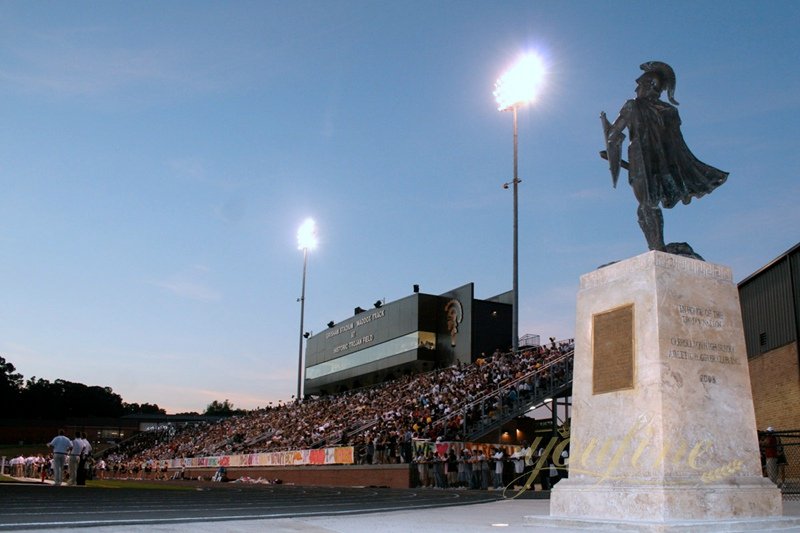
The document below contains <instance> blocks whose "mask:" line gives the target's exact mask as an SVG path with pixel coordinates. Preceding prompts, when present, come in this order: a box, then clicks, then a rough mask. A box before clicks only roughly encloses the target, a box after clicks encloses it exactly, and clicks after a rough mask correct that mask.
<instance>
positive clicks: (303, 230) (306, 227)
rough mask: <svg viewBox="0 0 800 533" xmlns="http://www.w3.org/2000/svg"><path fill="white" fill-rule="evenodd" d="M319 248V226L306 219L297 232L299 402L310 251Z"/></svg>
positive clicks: (301, 387)
mask: <svg viewBox="0 0 800 533" xmlns="http://www.w3.org/2000/svg"><path fill="white" fill-rule="evenodd" d="M316 246H317V225H316V223H315V222H314V220H313V219H310V218H309V219H306V221H305V222H303V224H302V225H301V226H300V229H298V230H297V248H298V250H303V289H302V291H301V292H300V300H299V301H300V348H299V353H298V356H297V396H295V398H297V401H298V402H300V401H301V400H302V398H303V397H302V396H301V394H302V391H303V318H304V315H305V310H306V269H307V267H308V251H309V250H313V249H314V248H316Z"/></svg>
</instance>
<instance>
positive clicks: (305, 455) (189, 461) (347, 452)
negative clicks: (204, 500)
mask: <svg viewBox="0 0 800 533" xmlns="http://www.w3.org/2000/svg"><path fill="white" fill-rule="evenodd" d="M353 457H354V450H353V447H352V446H342V447H338V448H319V449H316V450H292V451H286V452H269V453H249V454H242V455H218V456H214V457H183V458H179V459H170V460H167V461H161V466H163V465H164V464H165V463H166V465H167V466H169V467H170V468H181V467H186V468H217V467H220V466H224V467H231V466H233V467H247V466H303V465H348V464H353V463H354V460H353Z"/></svg>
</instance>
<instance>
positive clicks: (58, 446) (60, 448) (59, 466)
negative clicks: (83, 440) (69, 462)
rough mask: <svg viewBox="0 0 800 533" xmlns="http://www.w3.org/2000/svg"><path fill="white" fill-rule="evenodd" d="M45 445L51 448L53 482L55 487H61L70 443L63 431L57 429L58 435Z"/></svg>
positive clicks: (70, 447) (70, 446)
mask: <svg viewBox="0 0 800 533" xmlns="http://www.w3.org/2000/svg"><path fill="white" fill-rule="evenodd" d="M47 445H48V446H49V447H51V448H53V481H54V482H55V484H56V485H61V482H62V480H63V477H64V459H66V458H67V454H69V451H70V450H71V449H72V441H71V440H69V439H68V438H67V437H65V436H64V430H63V429H59V430H58V435H56V436H55V437H54V438H53V440H51V441H50V442H48V443H47Z"/></svg>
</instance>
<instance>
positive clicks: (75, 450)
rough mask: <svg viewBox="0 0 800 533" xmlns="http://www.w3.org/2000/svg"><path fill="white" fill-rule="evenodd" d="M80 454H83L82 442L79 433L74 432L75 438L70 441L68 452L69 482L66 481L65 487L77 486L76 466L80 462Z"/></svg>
mask: <svg viewBox="0 0 800 533" xmlns="http://www.w3.org/2000/svg"><path fill="white" fill-rule="evenodd" d="M81 453H83V440H82V439H81V434H80V432H75V438H74V439H72V449H71V450H70V452H69V481H67V485H72V486H75V485H77V484H78V465H79V464H80V462H81Z"/></svg>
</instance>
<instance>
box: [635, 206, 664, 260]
mask: <svg viewBox="0 0 800 533" xmlns="http://www.w3.org/2000/svg"><path fill="white" fill-rule="evenodd" d="M637 214H638V215H639V227H640V228H642V232H643V233H644V238H645V239H647V247H648V248H649V249H650V250H658V251H660V252H663V251H665V249H666V246H665V245H664V215H663V213H662V212H661V209H660V208H658V207H651V206H649V205H646V204H639V209H638V211H637Z"/></svg>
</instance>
